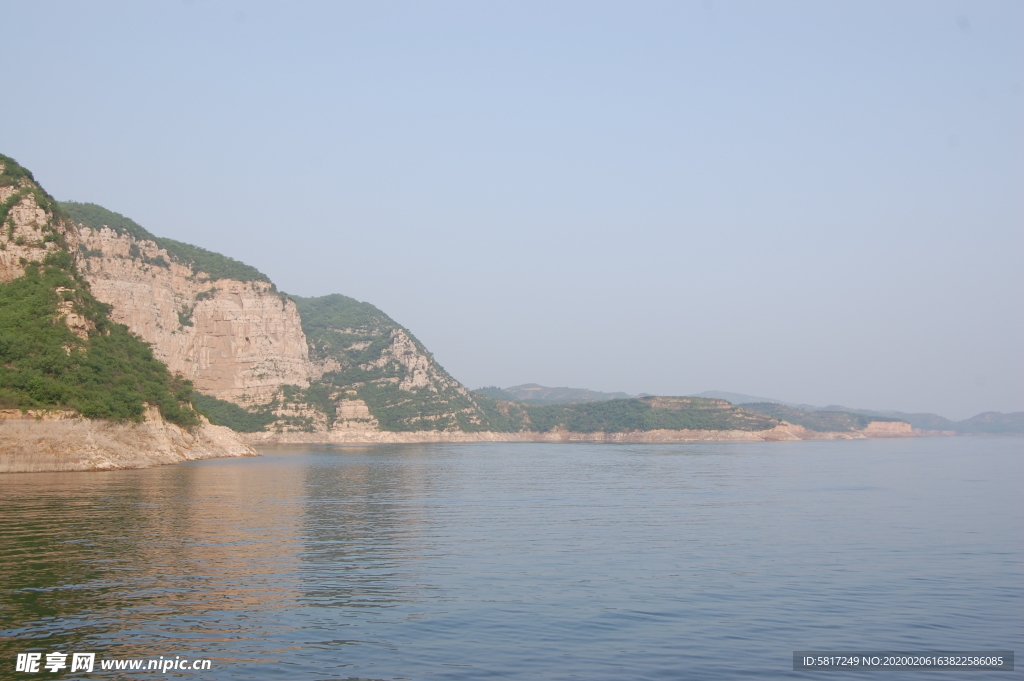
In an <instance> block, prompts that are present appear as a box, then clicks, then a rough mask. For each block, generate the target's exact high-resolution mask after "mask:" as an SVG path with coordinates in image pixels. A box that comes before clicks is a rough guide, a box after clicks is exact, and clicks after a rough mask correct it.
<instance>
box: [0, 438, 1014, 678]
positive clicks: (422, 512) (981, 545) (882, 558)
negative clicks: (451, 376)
mask: <svg viewBox="0 0 1024 681" xmlns="http://www.w3.org/2000/svg"><path fill="white" fill-rule="evenodd" d="M1022 442H1024V441H1022V440H1019V439H1007V440H997V439H991V440H981V439H977V440H967V439H960V440H933V441H903V442H838V443H837V442H822V443H813V442H812V443H792V444H785V443H772V444H766V445H699V446H698V445H694V446H684V445H681V446H661V447H657V446H656V447H648V446H641V445H635V446H633V445H631V446H586V445H580V446H573V445H501V444H493V445H479V446H477V445H471V446H461V447H460V446H452V445H430V446H426V445H425V446H394V447H365V448H358V447H350V448H336V449H331V448H287V447H283V448H276V449H267V450H265V456H263V457H262V458H259V459H245V460H230V459H225V460H211V461H204V462H194V463H191V464H187V465H181V466H167V467H162V468H156V469H149V470H142V471H122V472H109V473H98V474H80V473H52V474H24V475H10V476H2V477H0V501H2V505H0V580H2V582H0V587H2V588H0V665H8V664H10V661H11V660H13V657H14V655H15V654H16V653H18V652H25V651H27V650H30V649H35V650H40V651H43V652H46V651H51V650H55V649H63V650H70V651H95V652H97V653H100V657H105V656H106V657H112V656H116V657H119V658H126V657H153V656H159V655H165V656H173V655H183V656H187V657H190V658H198V657H208V658H212V659H214V661H215V667H214V669H213V670H212V671H211V672H210V673H209V674H206V675H203V678H217V679H236V678H237V679H252V678H256V679H277V678H284V679H291V678H314V679H328V678H348V677H361V678H376V679H383V678H388V679H392V678H399V677H410V678H417V679H476V678H481V677H485V676H501V677H503V678H512V679H533V678H540V677H543V678H571V677H573V676H574V675H579V676H585V677H587V678H594V679H619V678H636V679H643V678H678V677H680V676H684V677H685V676H686V675H687V674H690V675H692V676H699V677H701V678H722V679H724V678H737V679H738V678H749V677H750V676H751V675H752V674H755V673H762V674H763V673H764V672H766V671H768V672H771V674H770V676H773V677H780V676H781V677H785V676H788V675H790V674H791V672H789V671H788V665H789V658H788V655H789V654H790V652H791V651H792V650H794V649H797V648H801V647H802V648H804V649H815V648H819V649H821V648H823V647H827V646H833V647H835V646H839V647H842V646H846V647H848V648H857V647H860V648H864V649H871V648H874V649H878V648H880V647H889V646H892V645H904V646H909V648H908V649H914V648H917V649H921V648H922V646H923V647H925V648H927V647H935V646H947V647H953V648H955V647H961V648H962V647H964V646H967V647H977V648H983V647H986V646H987V647H1002V648H1010V649H1012V648H1014V647H1018V648H1019V647H1020V646H1015V645H1014V643H1015V642H1016V643H1020V642H1022V641H1024V632H1022V627H1021V620H1020V618H1019V612H1020V604H1021V592H1020V589H1019V586H1017V585H1019V584H1020V583H1021V580H1022V579H1024V559H1022V546H1021V544H1020V542H1019V541H1012V540H1008V538H1011V537H1012V538H1019V537H1020V536H1022V531H1024V518H1022V514H1021V513H1020V507H1019V503H1018V502H1017V500H1016V496H1017V492H1018V490H1019V485H1020V483H1021V481H1022V469H1024V464H1022V462H1024V457H1021V456H1020V454H1021V443H1022ZM965 447H966V449H965ZM741 650H742V653H743V654H742V655H739V654H737V653H738V652H739V651H741ZM723 661H724V662H723ZM9 669H10V667H7V666H0V677H3V676H5V675H6V674H7V672H8V670H9ZM684 672H685V673H684ZM25 678H33V677H31V676H26V677H25ZM54 678H72V677H71V675H61V676H58V675H54ZM82 678H87V677H82ZM107 678H113V676H107ZM129 678H130V677H129ZM136 678H137V677H136ZM192 678H197V677H195V676H193V677H192Z"/></svg>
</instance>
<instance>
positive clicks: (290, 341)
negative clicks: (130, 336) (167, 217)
mask: <svg viewBox="0 0 1024 681" xmlns="http://www.w3.org/2000/svg"><path fill="white" fill-rule="evenodd" d="M79 233H80V238H81V244H82V247H83V248H82V253H83V255H82V262H81V268H82V271H83V273H84V275H85V278H86V280H87V281H88V282H89V286H90V288H91V289H92V292H93V295H95V296H96V298H97V299H98V300H100V301H102V302H104V303H107V304H108V305H110V306H111V307H112V310H111V318H112V319H114V320H115V321H117V322H120V323H122V324H124V325H126V326H127V327H128V328H129V329H130V330H131V331H132V332H133V333H135V334H137V335H139V336H141V337H142V338H143V339H144V340H146V341H148V342H149V343H150V344H152V346H153V352H154V354H155V355H156V356H157V358H158V359H160V360H161V361H162V362H164V363H165V364H167V367H168V369H170V370H171V372H172V373H180V374H182V375H183V376H184V377H185V378H188V379H189V380H191V381H192V382H193V383H194V384H195V387H196V389H197V390H199V391H200V392H203V393H206V394H208V395H212V396H214V397H217V398H220V399H223V400H228V401H231V402H235V403H237V404H241V405H261V404H266V403H268V402H270V401H271V400H272V399H273V398H274V396H275V395H276V394H277V392H278V389H279V388H280V386H282V385H296V386H299V387H302V388H304V387H307V386H308V385H309V379H310V375H311V374H312V373H313V372H314V371H315V368H314V367H313V366H312V365H311V363H310V361H309V348H308V346H307V343H306V337H305V334H303V332H302V323H301V321H300V320H299V314H298V311H297V310H296V309H295V303H294V302H292V301H291V300H289V299H288V298H287V297H285V296H283V295H280V294H278V293H277V292H275V291H274V290H273V287H272V285H271V284H269V283H266V282H262V281H248V282H241V281H235V280H232V279H218V280H211V279H209V278H207V277H206V276H204V274H203V273H202V272H196V271H195V270H194V269H193V268H192V267H191V266H189V265H186V264H182V263H180V262H178V261H176V260H175V259H173V258H172V257H171V256H170V255H169V254H168V253H167V251H166V250H164V249H162V248H160V247H158V246H157V244H156V243H154V242H152V241H145V240H136V239H135V238H133V237H132V236H130V235H127V234H118V233H117V232H115V231H114V230H112V229H109V228H103V229H92V228H90V227H86V226H84V225H83V226H80V228H79Z"/></svg>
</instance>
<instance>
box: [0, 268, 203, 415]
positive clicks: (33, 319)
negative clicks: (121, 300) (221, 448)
mask: <svg viewBox="0 0 1024 681" xmlns="http://www.w3.org/2000/svg"><path fill="white" fill-rule="evenodd" d="M63 301H69V302H71V303H72V304H73V306H74V310H75V312H77V313H78V314H80V315H81V316H83V317H84V318H85V319H87V320H89V322H91V324H92V325H93V326H94V327H95V329H93V330H90V331H89V337H88V340H83V339H81V338H79V337H78V336H76V335H75V334H74V333H72V332H71V330H70V329H69V328H68V327H67V325H66V324H64V323H63V322H62V321H61V319H60V318H59V316H58V314H59V305H60V304H61V303H62V302H63ZM106 312H107V310H106V307H105V306H104V305H102V304H101V303H99V302H98V301H96V299H95V298H93V297H92V295H91V294H90V293H89V291H88V288H87V286H86V285H85V284H84V282H82V280H81V279H80V278H79V277H77V276H76V274H75V272H74V266H73V264H72V260H71V257H70V255H69V254H67V253H66V252H57V253H52V254H50V255H49V256H47V257H46V260H45V261H44V263H43V264H41V265H39V264H29V265H28V267H27V268H26V272H25V275H24V276H22V277H19V278H17V279H15V280H14V281H11V282H8V283H5V284H0V406H3V407H6V408H20V409H33V408H65V409H73V410H75V411H78V412H79V413H81V414H82V415H83V416H86V417H88V418H105V419H118V420H121V419H130V420H134V421H139V420H141V419H142V417H143V414H144V412H145V405H146V403H149V404H153V405H157V406H158V407H159V408H160V413H161V414H162V415H163V417H164V418H165V419H167V420H168V421H171V422H173V423H177V424H179V425H183V426H191V425H196V424H197V423H198V418H197V416H196V414H195V412H194V411H193V410H192V409H191V408H190V407H189V406H188V405H187V401H188V400H189V397H190V395H191V393H192V385H191V384H190V383H189V382H188V381H185V380H182V379H181V377H173V378H172V377H171V375H170V374H169V373H168V371H167V367H166V366H164V365H163V364H162V363H161V362H159V361H157V360H156V359H155V358H154V357H153V352H152V350H151V349H150V348H149V346H148V345H147V344H146V343H144V342H142V341H141V340H139V339H138V338H136V337H135V336H133V335H132V334H131V333H130V332H129V331H128V329H127V327H125V326H123V325H121V324H115V323H113V322H111V321H110V320H109V319H108V318H107V315H106Z"/></svg>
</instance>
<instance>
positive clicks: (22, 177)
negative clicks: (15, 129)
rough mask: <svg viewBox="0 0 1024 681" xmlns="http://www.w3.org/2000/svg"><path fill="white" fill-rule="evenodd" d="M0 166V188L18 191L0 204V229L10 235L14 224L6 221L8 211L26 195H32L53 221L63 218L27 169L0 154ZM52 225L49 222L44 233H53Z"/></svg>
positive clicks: (54, 202)
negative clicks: (10, 188)
mask: <svg viewBox="0 0 1024 681" xmlns="http://www.w3.org/2000/svg"><path fill="white" fill-rule="evenodd" d="M0 165H2V166H3V169H2V170H0V187H15V188H17V189H18V191H16V192H14V193H13V194H11V196H9V197H8V198H7V200H6V201H4V202H2V203H0V229H3V230H4V231H5V232H7V233H8V234H10V231H9V230H13V229H14V223H13V222H12V221H8V217H9V213H10V210H11V208H14V206H15V205H17V204H18V202H19V201H21V200H22V199H23V198H24V197H25V196H27V195H28V194H31V195H33V197H34V198H35V201H36V205H37V206H39V207H40V208H42V209H43V210H45V211H48V212H49V213H50V214H51V215H52V216H53V217H54V218H55V219H60V218H63V217H65V215H64V213H63V211H62V210H61V208H60V205H59V204H58V203H57V201H55V200H54V198H53V197H52V196H50V195H49V194H47V193H46V192H45V191H43V188H42V187H40V186H39V185H38V184H36V181H35V178H34V177H32V173H31V172H29V170H28V168H24V167H22V166H21V165H20V164H19V163H18V162H17V161H15V160H14V159H13V158H11V157H10V156H4V155H3V154H0ZM52 223H53V221H52V220H50V221H49V224H47V225H46V227H47V228H48V229H47V230H46V231H53V224H52Z"/></svg>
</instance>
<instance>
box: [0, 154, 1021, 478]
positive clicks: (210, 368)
mask: <svg viewBox="0 0 1024 681" xmlns="http://www.w3.org/2000/svg"><path fill="white" fill-rule="evenodd" d="M0 225H2V230H0V356H2V358H3V362H2V364H0V472H14V471H20V470H94V469H105V468H126V467H136V466H145V465H153V464H155V463H169V462H173V461H180V460H188V459H190V458H200V457H206V456H237V455H251V454H253V453H254V451H253V450H252V449H251V447H250V446H249V445H251V444H258V443H287V442H306V443H314V442H316V443H361V442H469V441H545V442H548V441H589V442H689V441H713V440H721V441H734V442H738V441H777V440H798V439H837V438H845V439H848V438H863V437H906V436H912V435H915V434H917V435H921V434H939V433H943V434H946V433H949V434H953V433H985V432H993V433H996V432H998V433H1004V432H1014V433H1020V432H1024V428H1021V426H1020V424H1021V422H1022V420H1024V419H1022V418H1021V416H1022V415H1020V414H1015V415H991V414H989V415H984V414H983V415H980V416H978V417H975V418H974V419H968V420H967V421H965V422H959V423H953V422H950V421H946V420H944V419H941V417H936V416H934V415H920V414H909V415H908V414H895V413H881V412H869V411H863V410H849V409H842V408H832V407H826V408H823V409H818V408H802V407H799V406H793V405H786V404H783V403H779V402H773V401H757V400H755V403H748V404H739V403H736V402H737V400H728V399H723V397H722V396H721V395H718V394H703V395H697V396H681V397H664V396H653V395H640V396H631V395H627V394H625V393H600V392H596V391H589V390H582V389H571V388H546V387H544V386H539V385H536V384H526V385H520V386H513V387H510V388H505V389H501V388H493V387H492V388H482V389H480V390H469V389H467V388H466V387H465V386H463V385H462V384H461V383H460V382H459V381H457V380H456V379H455V378H454V377H452V376H451V375H450V374H449V373H448V372H447V371H445V369H444V368H443V367H441V366H440V365H439V364H438V363H437V362H436V361H435V359H434V357H433V355H432V354H431V353H430V352H429V351H428V350H427V349H426V348H425V347H424V346H423V344H422V343H421V342H420V341H419V340H418V339H417V338H416V336H415V335H414V334H413V333H412V332H411V331H410V330H408V329H406V328H405V327H403V326H401V325H400V324H398V323H397V322H395V321H394V320H393V319H391V318H390V317H389V316H388V315H387V314H385V313H384V312H382V311H381V310H379V309H378V308H376V307H374V306H373V305H371V304H369V303H365V302H360V301H357V300H355V299H353V298H349V297H347V296H344V295H340V294H334V295H327V296H322V297H317V298H302V297H299V296H291V295H288V294H286V293H283V292H281V291H279V290H278V289H277V287H276V286H275V285H274V283H273V282H271V281H270V279H269V278H268V277H267V276H266V275H264V274H263V273H262V272H260V271H259V270H257V269H256V268H253V267H251V266H249V265H246V264H244V263H242V262H239V261H237V260H234V259H232V258H229V257H227V256H224V255H221V254H218V253H214V252H211V251H208V250H205V249H203V248H200V247H197V246H192V245H189V244H185V243H181V242H179V241H175V240H173V239H166V238H162V237H158V236H155V235H153V234H151V233H150V232H148V231H147V230H146V229H145V228H144V227H142V226H141V225H139V224H138V223H136V222H134V221H133V220H131V219H130V218H127V217H125V216H123V215H120V214H118V213H116V212H113V211H110V210H108V209H106V208H103V207H101V206H98V205H95V204H90V203H75V202H57V201H55V200H54V199H53V198H52V197H51V196H50V195H49V194H47V193H46V192H45V191H44V190H43V188H42V187H41V186H40V185H39V184H38V183H37V182H36V181H35V179H34V178H33V176H32V174H31V173H30V172H28V170H26V169H24V168H22V167H21V166H20V165H18V164H17V163H16V162H15V161H14V160H13V159H11V158H8V157H6V156H2V155H0ZM1015 424H1016V425H1015ZM33 442H35V443H37V444H38V443H45V446H44V445H42V444H40V445H39V446H34V445H33V444H32V443H33ZM247 443H248V444H247ZM133 452H134V453H133Z"/></svg>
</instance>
